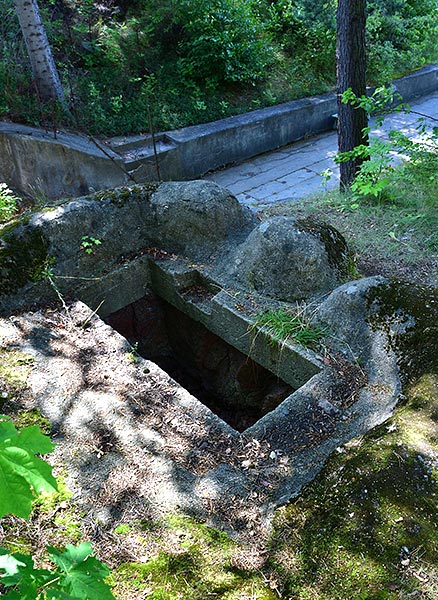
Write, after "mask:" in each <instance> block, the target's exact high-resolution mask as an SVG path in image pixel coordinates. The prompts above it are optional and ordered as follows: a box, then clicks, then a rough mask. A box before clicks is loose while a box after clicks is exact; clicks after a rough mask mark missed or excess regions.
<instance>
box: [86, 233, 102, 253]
mask: <svg viewBox="0 0 438 600" xmlns="http://www.w3.org/2000/svg"><path fill="white" fill-rule="evenodd" d="M101 244H102V242H101V241H100V240H98V239H97V238H94V237H91V236H90V235H83V236H82V238H81V250H83V251H84V252H85V254H94V252H95V250H96V248H97V247H98V246H100V245H101Z"/></svg>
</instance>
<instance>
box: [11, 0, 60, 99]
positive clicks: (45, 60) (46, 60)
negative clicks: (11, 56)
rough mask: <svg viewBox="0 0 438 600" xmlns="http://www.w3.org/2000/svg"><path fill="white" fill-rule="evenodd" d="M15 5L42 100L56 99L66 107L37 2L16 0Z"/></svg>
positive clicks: (35, 0) (34, 0)
mask: <svg viewBox="0 0 438 600" xmlns="http://www.w3.org/2000/svg"><path fill="white" fill-rule="evenodd" d="M14 4H15V10H16V13H17V16H18V20H19V22H20V27H21V31H22V33H23V37H24V41H25V43H26V48H27V53H28V55H29V60H30V63H31V67H32V74H33V78H34V81H35V85H36V87H37V89H38V93H39V95H40V98H41V99H42V100H48V99H50V98H54V99H56V100H59V101H60V102H61V103H62V104H63V105H64V106H65V97H64V92H63V89H62V86H61V82H60V80H59V76H58V71H57V70H56V66H55V62H54V60H53V57H52V52H51V50H50V45H49V41H48V39H47V35H46V31H45V29H44V25H43V22H42V19H41V14H40V10H39V8H38V4H37V0H14Z"/></svg>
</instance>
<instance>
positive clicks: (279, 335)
mask: <svg viewBox="0 0 438 600" xmlns="http://www.w3.org/2000/svg"><path fill="white" fill-rule="evenodd" d="M255 326H256V327H262V328H263V329H264V331H265V332H266V333H267V334H268V335H269V336H270V338H271V340H270V341H271V344H272V345H276V344H281V343H284V342H287V341H292V342H296V343H297V344H301V345H302V346H305V347H306V348H312V347H314V346H316V345H317V344H318V343H319V342H320V341H321V340H322V338H323V337H324V333H325V331H324V329H321V328H319V327H315V326H312V325H310V324H309V323H308V322H306V320H305V319H303V317H301V316H299V315H297V314H292V313H291V312H290V311H289V310H286V309H283V308H280V309H270V310H267V311H265V312H263V313H260V314H258V315H257V316H256V319H255Z"/></svg>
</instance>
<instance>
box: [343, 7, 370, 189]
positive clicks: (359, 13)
mask: <svg viewBox="0 0 438 600" xmlns="http://www.w3.org/2000/svg"><path fill="white" fill-rule="evenodd" d="M365 26H366V0H338V11H337V45H336V60H337V93H338V147H339V152H348V151H349V150H352V149H353V148H355V147H356V146H359V145H360V144H367V143H368V135H366V134H365V135H364V134H363V131H362V130H363V129H364V128H365V127H367V125H368V117H367V114H366V112H365V111H364V110H363V109H362V108H356V107H354V106H351V104H343V103H342V102H341V94H342V93H343V92H345V90H347V89H348V88H351V89H352V90H353V92H354V93H355V94H356V95H357V96H362V95H364V94H365V93H366V56H365ZM361 163H362V161H361V160H354V161H353V160H350V161H348V162H345V163H341V164H340V171H341V190H343V189H345V188H348V187H349V186H350V185H351V183H352V182H353V180H354V177H355V175H356V174H357V171H358V169H359V167H360V165H361Z"/></svg>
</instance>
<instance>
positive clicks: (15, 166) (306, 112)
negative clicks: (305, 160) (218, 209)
mask: <svg viewBox="0 0 438 600" xmlns="http://www.w3.org/2000/svg"><path fill="white" fill-rule="evenodd" d="M394 84H395V86H396V88H397V90H398V92H399V93H400V94H401V96H402V97H403V99H404V100H405V101H406V102H409V101H411V100H413V99H415V98H417V97H420V96H424V95H427V94H431V93H433V92H435V91H437V90H438V65H431V66H428V67H425V68H423V69H420V70H418V71H415V72H414V73H411V74H409V75H407V76H405V77H402V78H400V79H397V80H395V81H394ZM336 110H337V106H336V95H335V94H334V93H331V94H324V95H321V96H314V97H311V98H303V99H300V100H293V101H291V102H286V103H283V104H279V105H277V106H272V107H268V108H263V109H259V110H255V111H252V112H249V113H246V114H243V115H237V116H234V117H228V118H226V119H221V120H219V121H214V122H212V123H206V124H203V125H195V126H192V127H185V128H183V129H179V130H176V131H170V132H165V133H161V134H157V140H158V150H157V154H156V155H155V152H154V151H153V150H152V145H151V136H150V135H147V136H131V137H129V136H127V137H125V136H120V137H118V138H114V139H113V140H108V141H107V145H105V151H102V150H101V149H99V148H98V147H97V146H96V145H95V144H94V143H93V142H92V141H91V140H90V139H89V138H87V137H86V136H79V135H74V134H65V133H60V134H58V135H57V139H54V136H53V133H48V132H44V131H42V130H40V129H35V128H31V127H25V126H21V125H14V124H10V123H2V124H0V181H5V182H6V183H7V184H8V185H10V186H11V187H13V188H15V189H17V190H19V191H21V192H25V193H34V192H35V189H36V190H37V191H38V192H40V193H43V194H44V195H46V196H47V197H48V198H50V199H54V198H60V197H63V196H78V195H81V194H85V193H88V192H89V190H90V188H91V189H94V190H100V189H106V188H111V187H115V186H118V185H122V184H124V183H127V182H129V181H130V178H129V175H128V172H129V174H130V175H131V178H132V179H131V180H135V181H136V182H138V183H144V182H146V181H151V180H155V179H157V168H156V163H157V162H158V164H159V170H160V178H161V179H162V180H185V179H196V178H198V177H200V176H202V175H204V174H205V173H206V172H208V171H211V170H213V169H217V168H219V167H222V166H225V165H228V164H231V163H236V162H241V161H244V160H247V159H249V158H252V157H254V156H257V155H259V154H262V153H263V152H268V151H271V150H275V149H277V148H280V147H282V146H286V145H288V144H291V143H293V142H296V141H298V140H301V139H303V138H306V137H310V136H312V135H316V134H318V133H322V132H324V131H328V130H330V129H332V127H333V125H334V120H333V114H334V113H336ZM160 140H164V141H163V143H161V142H160ZM99 144H101V145H102V146H103V145H104V144H103V143H102V142H99ZM123 169H125V171H126V172H125V173H124V172H123Z"/></svg>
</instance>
